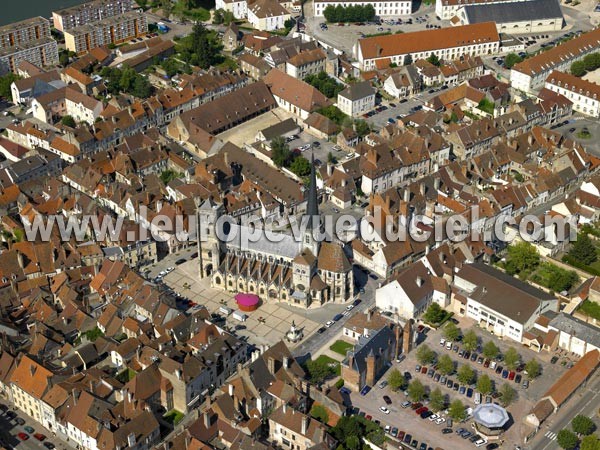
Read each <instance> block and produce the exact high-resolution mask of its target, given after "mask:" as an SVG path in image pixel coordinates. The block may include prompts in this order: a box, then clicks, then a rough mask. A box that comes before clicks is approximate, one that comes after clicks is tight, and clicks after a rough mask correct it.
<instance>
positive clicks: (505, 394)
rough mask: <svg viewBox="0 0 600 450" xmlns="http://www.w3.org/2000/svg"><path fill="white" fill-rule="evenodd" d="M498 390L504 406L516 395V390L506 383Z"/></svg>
mask: <svg viewBox="0 0 600 450" xmlns="http://www.w3.org/2000/svg"><path fill="white" fill-rule="evenodd" d="M498 392H499V393H500V394H501V397H500V400H501V401H502V404H503V405H504V406H508V405H510V404H511V403H512V402H513V401H514V399H515V398H516V396H517V392H516V391H515V390H514V389H513V388H512V386H510V385H509V384H508V383H504V384H503V385H502V386H501V387H500V390H499V391H498Z"/></svg>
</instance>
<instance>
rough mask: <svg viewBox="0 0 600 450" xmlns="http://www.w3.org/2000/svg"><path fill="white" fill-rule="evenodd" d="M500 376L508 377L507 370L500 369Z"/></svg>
mask: <svg viewBox="0 0 600 450" xmlns="http://www.w3.org/2000/svg"><path fill="white" fill-rule="evenodd" d="M502 378H508V370H506V369H504V370H503V371H502Z"/></svg>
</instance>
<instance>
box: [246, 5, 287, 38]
mask: <svg viewBox="0 0 600 450" xmlns="http://www.w3.org/2000/svg"><path fill="white" fill-rule="evenodd" d="M290 17H291V15H290V13H289V11H288V10H287V9H285V8H284V7H283V6H282V5H281V4H280V3H279V2H278V1H277V0H256V1H254V2H253V3H250V4H249V5H248V22H250V24H251V25H252V26H253V27H254V28H256V29H257V30H261V31H274V30H280V29H283V28H285V22H286V21H288V20H290Z"/></svg>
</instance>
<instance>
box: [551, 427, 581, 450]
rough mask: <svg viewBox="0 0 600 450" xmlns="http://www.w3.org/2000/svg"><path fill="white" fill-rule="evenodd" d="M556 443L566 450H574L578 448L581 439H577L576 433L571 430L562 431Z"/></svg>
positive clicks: (557, 436)
mask: <svg viewBox="0 0 600 450" xmlns="http://www.w3.org/2000/svg"><path fill="white" fill-rule="evenodd" d="M556 442H558V445H560V446H561V448H564V449H565V450H573V449H574V448H575V447H577V444H578V443H579V439H577V436H576V435H575V433H573V432H571V431H569V430H560V431H559V432H558V434H557V435H556Z"/></svg>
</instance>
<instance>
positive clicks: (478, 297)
mask: <svg viewBox="0 0 600 450" xmlns="http://www.w3.org/2000/svg"><path fill="white" fill-rule="evenodd" d="M454 288H455V292H454V301H455V303H459V304H460V305H461V306H460V311H458V312H459V313H462V314H464V315H466V316H467V317H469V318H471V319H473V320H474V321H475V322H476V323H477V324H478V325H479V326H480V327H482V328H484V329H486V330H488V331H490V332H492V333H493V334H495V335H496V336H500V337H504V336H506V337H508V338H510V339H512V340H514V341H516V342H519V343H521V342H522V341H523V333H524V332H525V331H526V330H529V329H530V328H532V327H533V326H534V323H535V321H536V320H537V319H538V318H539V317H540V315H542V314H544V313H545V312H548V311H556V309H557V308H558V300H557V299H556V298H554V296H552V295H550V294H548V293H546V292H544V291H542V290H540V289H537V288H534V287H533V286H531V285H529V284H527V283H524V282H522V281H520V280H519V279H517V278H515V277H512V276H510V275H508V274H506V273H504V272H501V271H499V270H497V269H494V268H493V267H491V266H488V265H485V264H482V263H475V264H466V265H464V266H463V267H462V268H461V269H460V270H459V271H458V273H456V275H455V277H454ZM455 309H457V308H455Z"/></svg>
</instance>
